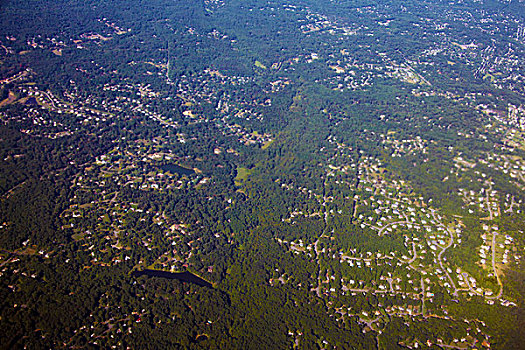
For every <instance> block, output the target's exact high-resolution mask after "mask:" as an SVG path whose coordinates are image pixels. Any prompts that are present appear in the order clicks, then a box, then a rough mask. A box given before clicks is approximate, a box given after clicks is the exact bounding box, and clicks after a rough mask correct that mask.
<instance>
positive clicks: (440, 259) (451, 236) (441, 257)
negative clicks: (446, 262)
mask: <svg viewBox="0 0 525 350" xmlns="http://www.w3.org/2000/svg"><path fill="white" fill-rule="evenodd" d="M432 217H433V218H434V220H435V221H436V222H437V223H438V226H440V227H442V228H444V229H445V230H446V231H447V232H448V233H449V234H450V242H449V243H448V244H447V245H446V246H445V247H443V250H441V252H439V254H438V261H439V266H441V269H442V270H443V271H444V272H445V274H446V275H447V278H448V280H449V282H450V285H451V286H452V288H453V289H454V292H453V293H452V295H453V296H456V297H457V296H458V290H457V288H456V285H455V284H454V281H453V280H452V277H450V275H449V273H448V271H447V269H446V268H445V266H443V254H444V253H445V252H446V250H447V249H448V248H450V247H451V246H452V245H453V244H454V235H453V234H452V232H451V231H450V230H449V229H448V228H447V227H446V226H445V225H443V223H442V222H441V221H440V220H439V219H438V218H437V217H436V212H435V211H434V210H432Z"/></svg>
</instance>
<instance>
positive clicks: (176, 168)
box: [159, 164, 195, 175]
mask: <svg viewBox="0 0 525 350" xmlns="http://www.w3.org/2000/svg"><path fill="white" fill-rule="evenodd" d="M159 168H161V169H162V170H163V171H169V172H170V173H176V174H179V175H192V174H195V171H193V169H188V168H183V167H181V166H180V165H177V164H166V165H162V166H160V167H159Z"/></svg>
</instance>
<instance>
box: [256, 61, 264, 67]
mask: <svg viewBox="0 0 525 350" xmlns="http://www.w3.org/2000/svg"><path fill="white" fill-rule="evenodd" d="M255 67H258V68H262V69H266V66H265V65H264V64H262V63H261V62H260V61H255Z"/></svg>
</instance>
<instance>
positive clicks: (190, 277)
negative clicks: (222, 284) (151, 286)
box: [132, 269, 212, 288]
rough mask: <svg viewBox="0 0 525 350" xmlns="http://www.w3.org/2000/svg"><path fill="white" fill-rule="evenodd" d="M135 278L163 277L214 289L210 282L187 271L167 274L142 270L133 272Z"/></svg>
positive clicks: (165, 272)
mask: <svg viewBox="0 0 525 350" xmlns="http://www.w3.org/2000/svg"><path fill="white" fill-rule="evenodd" d="M132 275H133V276H135V277H140V276H149V277H161V278H168V279H176V280H179V281H181V282H186V283H193V284H196V285H198V286H201V287H210V288H211V287H212V285H211V283H210V282H208V281H205V280H203V279H202V278H200V277H198V276H195V275H194V274H192V273H191V272H188V271H185V272H167V271H159V270H148V269H146V270H142V271H133V273H132Z"/></svg>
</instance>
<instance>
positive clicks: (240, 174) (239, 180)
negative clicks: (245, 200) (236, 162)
mask: <svg viewBox="0 0 525 350" xmlns="http://www.w3.org/2000/svg"><path fill="white" fill-rule="evenodd" d="M251 173H252V172H251V170H250V169H248V168H244V167H237V176H235V186H242V184H243V183H244V181H246V179H247V178H248V176H250V174H251Z"/></svg>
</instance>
